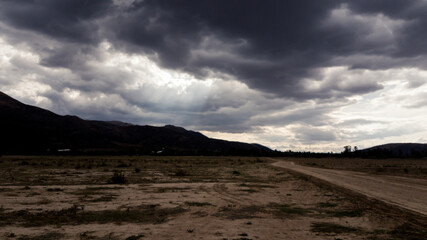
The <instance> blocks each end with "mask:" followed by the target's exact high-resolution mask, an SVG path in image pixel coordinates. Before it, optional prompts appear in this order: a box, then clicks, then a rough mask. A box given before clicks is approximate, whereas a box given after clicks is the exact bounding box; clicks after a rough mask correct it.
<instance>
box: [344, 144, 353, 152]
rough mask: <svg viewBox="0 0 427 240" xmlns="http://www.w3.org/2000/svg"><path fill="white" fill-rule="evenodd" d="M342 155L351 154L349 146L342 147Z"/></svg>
mask: <svg viewBox="0 0 427 240" xmlns="http://www.w3.org/2000/svg"><path fill="white" fill-rule="evenodd" d="M343 153H351V146H350V145H347V146H344V152H343Z"/></svg>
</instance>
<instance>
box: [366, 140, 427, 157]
mask: <svg viewBox="0 0 427 240" xmlns="http://www.w3.org/2000/svg"><path fill="white" fill-rule="evenodd" d="M360 151H361V153H362V154H366V155H379V156H381V155H382V156H389V157H427V144H425V143H388V144H383V145H378V146H374V147H370V148H366V149H363V150H360Z"/></svg>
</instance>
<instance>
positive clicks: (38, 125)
mask: <svg viewBox="0 0 427 240" xmlns="http://www.w3.org/2000/svg"><path fill="white" fill-rule="evenodd" d="M0 133H1V136H0V151H1V152H3V153H4V154H46V153H56V152H58V151H60V152H65V151H66V152H73V153H81V154H91V153H94V154H152V153H162V154H191V155H193V154H208V155H212V154H213V155H266V154H269V153H271V152H272V150H271V149H269V148H267V147H265V146H262V145H259V144H248V143H241V142H230V141H225V140H219V139H212V138H208V137H206V136H204V135H203V134H201V133H199V132H194V131H188V130H186V129H184V128H181V127H176V126H172V125H166V126H164V127H154V126H139V125H133V124H129V123H124V122H119V121H110V122H106V121H89V120H83V119H81V118H79V117H76V116H60V115H57V114H55V113H53V112H50V111H48V110H45V109H42V108H38V107H34V106H30V105H26V104H23V103H21V102H19V101H17V100H15V99H13V98H11V97H9V96H8V95H6V94H4V93H2V92H0Z"/></svg>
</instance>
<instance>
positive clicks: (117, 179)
mask: <svg viewBox="0 0 427 240" xmlns="http://www.w3.org/2000/svg"><path fill="white" fill-rule="evenodd" d="M108 183H110V184H125V183H126V178H125V174H124V173H123V172H117V171H116V172H114V174H113V176H112V177H111V178H110V181H109V182H108Z"/></svg>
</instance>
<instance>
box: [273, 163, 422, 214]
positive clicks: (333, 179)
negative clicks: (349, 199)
mask: <svg viewBox="0 0 427 240" xmlns="http://www.w3.org/2000/svg"><path fill="white" fill-rule="evenodd" d="M273 165H274V166H277V167H281V168H286V169H289V170H292V171H295V172H298V173H302V174H305V175H309V176H312V177H315V178H318V179H321V180H324V181H327V182H329V183H332V184H334V185H337V186H340V187H344V188H347V189H350V190H352V191H355V192H358V193H361V194H364V195H366V196H368V197H371V198H375V199H377V200H381V201H383V202H386V203H389V204H393V205H397V206H399V207H401V208H405V209H409V210H411V211H414V212H417V213H421V214H423V215H426V216H427V180H424V179H414V178H405V177H396V176H374V175H371V174H367V173H361V172H352V171H343V170H332V169H322V168H314V167H306V166H301V165H296V164H294V163H293V162H289V161H278V162H275V163H273Z"/></svg>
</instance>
